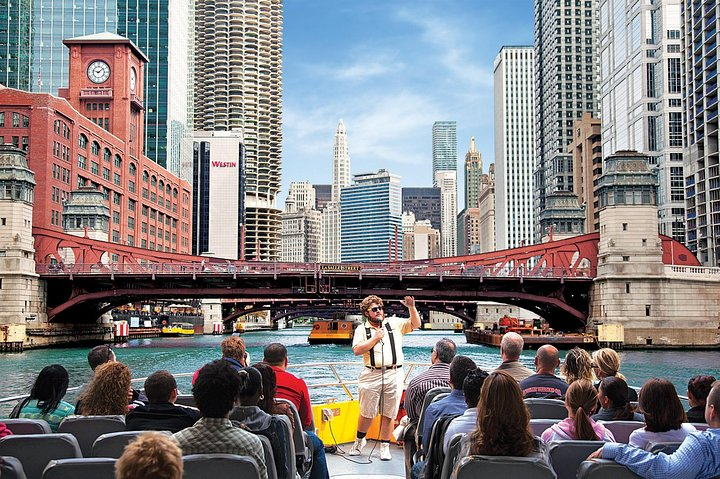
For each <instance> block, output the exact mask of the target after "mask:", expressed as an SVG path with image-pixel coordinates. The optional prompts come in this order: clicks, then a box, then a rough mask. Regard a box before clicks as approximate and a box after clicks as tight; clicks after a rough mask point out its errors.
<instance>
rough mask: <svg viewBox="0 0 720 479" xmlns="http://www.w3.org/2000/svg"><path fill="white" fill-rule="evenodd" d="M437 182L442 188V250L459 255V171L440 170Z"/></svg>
mask: <svg viewBox="0 0 720 479" xmlns="http://www.w3.org/2000/svg"><path fill="white" fill-rule="evenodd" d="M435 184H436V185H438V187H439V188H440V237H441V239H440V252H441V254H442V256H455V255H457V173H456V172H455V171H438V172H437V173H436V174H435Z"/></svg>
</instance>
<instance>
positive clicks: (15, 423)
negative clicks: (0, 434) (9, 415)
mask: <svg viewBox="0 0 720 479" xmlns="http://www.w3.org/2000/svg"><path fill="white" fill-rule="evenodd" d="M2 421H3V422H4V423H5V425H6V426H7V428H8V429H10V430H11V431H12V433H13V434H20V435H25V434H50V433H52V430H51V429H50V425H49V424H48V423H47V422H46V421H45V420H44V419H26V418H17V419H3V420H2Z"/></svg>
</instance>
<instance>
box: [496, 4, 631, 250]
mask: <svg viewBox="0 0 720 479" xmlns="http://www.w3.org/2000/svg"><path fill="white" fill-rule="evenodd" d="M628 4H633V5H635V4H639V2H628ZM598 28H599V27H598V0H535V184H534V188H535V193H534V206H535V215H536V216H535V217H536V218H537V222H538V224H537V225H535V239H536V240H537V241H539V240H540V238H541V236H542V228H543V227H545V228H546V227H547V225H541V224H540V219H541V218H542V215H541V214H540V213H541V212H542V211H544V209H545V199H546V198H547V197H548V196H549V195H551V194H553V193H554V192H556V191H573V169H572V162H573V160H572V155H571V154H569V153H568V152H567V148H568V144H570V142H571V141H572V139H573V123H574V122H575V120H577V119H578V118H580V117H581V116H582V114H583V112H590V113H593V115H594V116H595V117H597V115H598V110H599V101H598V69H599V63H600V62H599V55H598V54H597V52H598V50H597V48H598ZM498 247H500V245H498Z"/></svg>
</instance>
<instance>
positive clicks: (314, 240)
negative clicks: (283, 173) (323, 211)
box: [280, 181, 320, 263]
mask: <svg viewBox="0 0 720 479" xmlns="http://www.w3.org/2000/svg"><path fill="white" fill-rule="evenodd" d="M280 218H281V221H282V230H281V236H280V237H281V254H280V260H281V261H294V262H301V263H317V262H318V261H320V212H319V211H316V210H315V189H314V188H313V187H312V185H311V184H310V183H308V182H307V181H293V182H292V183H290V192H289V193H288V196H287V198H286V200H285V211H284V212H283V213H282V215H280Z"/></svg>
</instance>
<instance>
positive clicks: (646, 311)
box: [645, 304, 651, 316]
mask: <svg viewBox="0 0 720 479" xmlns="http://www.w3.org/2000/svg"><path fill="white" fill-rule="evenodd" d="M650 306H651V305H649V304H646V305H645V316H650Z"/></svg>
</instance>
